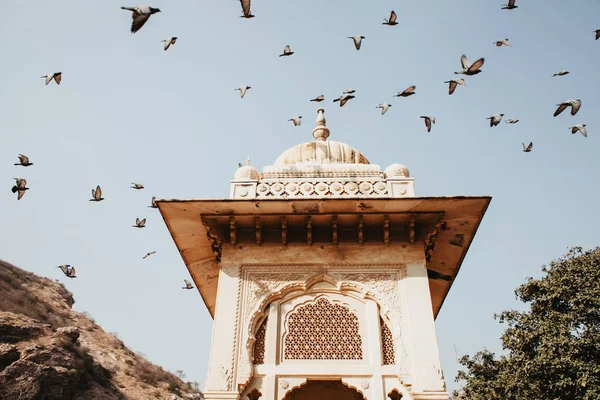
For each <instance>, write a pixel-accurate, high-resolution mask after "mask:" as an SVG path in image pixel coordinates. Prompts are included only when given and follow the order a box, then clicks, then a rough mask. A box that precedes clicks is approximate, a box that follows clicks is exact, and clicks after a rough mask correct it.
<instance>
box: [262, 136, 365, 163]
mask: <svg viewBox="0 0 600 400" xmlns="http://www.w3.org/2000/svg"><path fill="white" fill-rule="evenodd" d="M335 163H337V164H369V160H367V158H366V157H365V156H364V155H363V154H362V153H361V152H360V151H358V150H356V149H355V148H353V147H352V146H350V145H348V144H346V143H340V142H336V141H333V140H316V141H314V142H306V143H301V144H298V145H296V146H294V147H292V148H290V149H287V150H286V151H284V152H283V153H282V154H281V155H280V156H279V158H277V160H276V161H275V164H274V165H285V164H335Z"/></svg>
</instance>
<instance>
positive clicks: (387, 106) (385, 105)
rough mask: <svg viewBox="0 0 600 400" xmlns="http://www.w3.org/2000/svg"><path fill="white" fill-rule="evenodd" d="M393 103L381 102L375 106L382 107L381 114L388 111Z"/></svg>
mask: <svg viewBox="0 0 600 400" xmlns="http://www.w3.org/2000/svg"><path fill="white" fill-rule="evenodd" d="M391 106H392V105H391V104H385V103H381V104H379V105H378V106H377V107H375V108H381V115H383V114H385V113H386V112H387V110H388V109H389V108H390V107H391Z"/></svg>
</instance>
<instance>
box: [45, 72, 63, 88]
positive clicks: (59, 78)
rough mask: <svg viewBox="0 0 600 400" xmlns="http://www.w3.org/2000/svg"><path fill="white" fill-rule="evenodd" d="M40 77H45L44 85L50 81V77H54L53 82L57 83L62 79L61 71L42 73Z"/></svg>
mask: <svg viewBox="0 0 600 400" xmlns="http://www.w3.org/2000/svg"><path fill="white" fill-rule="evenodd" d="M42 78H45V79H46V85H48V84H49V83H50V82H52V79H54V82H56V84H57V85H60V81H61V80H62V72H54V73H52V74H48V75H44V76H42Z"/></svg>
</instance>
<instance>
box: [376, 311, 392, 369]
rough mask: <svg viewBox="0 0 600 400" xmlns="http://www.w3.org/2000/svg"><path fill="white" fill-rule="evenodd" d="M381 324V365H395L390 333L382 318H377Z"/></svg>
mask: <svg viewBox="0 0 600 400" xmlns="http://www.w3.org/2000/svg"><path fill="white" fill-rule="evenodd" d="M379 322H380V324H381V347H382V349H383V365H394V364H396V356H395V355H394V340H393V339H392V332H391V331H390V328H389V327H388V326H387V324H386V323H385V321H384V320H383V319H382V318H379Z"/></svg>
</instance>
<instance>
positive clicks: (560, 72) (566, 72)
mask: <svg viewBox="0 0 600 400" xmlns="http://www.w3.org/2000/svg"><path fill="white" fill-rule="evenodd" d="M568 73H569V71H567V70H566V69H564V70H562V71H559V72H557V73H555V74H554V75H552V77H553V78H554V77H555V76H564V75H567V74H568Z"/></svg>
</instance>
